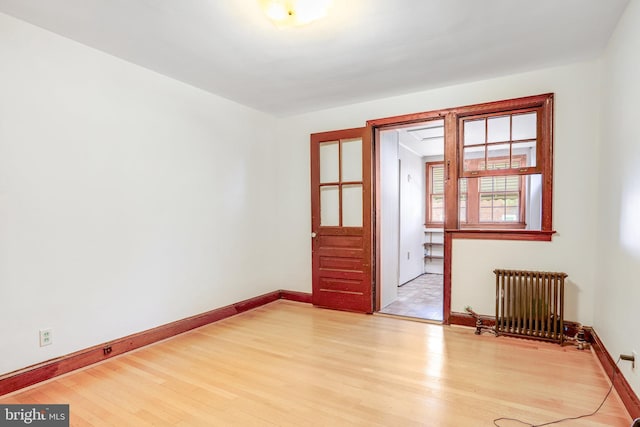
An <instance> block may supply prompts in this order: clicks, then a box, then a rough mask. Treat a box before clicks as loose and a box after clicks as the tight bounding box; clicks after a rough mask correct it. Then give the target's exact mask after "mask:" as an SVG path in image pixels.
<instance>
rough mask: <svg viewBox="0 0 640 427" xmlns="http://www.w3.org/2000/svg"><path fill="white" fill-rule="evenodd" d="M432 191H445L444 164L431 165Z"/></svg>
mask: <svg viewBox="0 0 640 427" xmlns="http://www.w3.org/2000/svg"><path fill="white" fill-rule="evenodd" d="M431 192H432V193H444V166H442V165H438V166H431Z"/></svg>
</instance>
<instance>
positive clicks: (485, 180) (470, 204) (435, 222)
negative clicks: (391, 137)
mask: <svg viewBox="0 0 640 427" xmlns="http://www.w3.org/2000/svg"><path fill="white" fill-rule="evenodd" d="M509 161H510V159H506V158H497V159H492V160H490V162H489V164H488V166H487V167H486V169H488V170H496V169H503V168H504V164H505V163H506V162H509ZM519 161H520V160H516V162H519ZM473 167H479V166H477V165H474V166H473ZM482 167H484V165H483V166H482ZM426 171H427V188H428V195H427V226H428V227H442V226H443V224H444V164H443V162H433V163H427V164H426ZM524 188H525V183H524V180H523V178H522V176H519V175H509V176H484V177H480V178H477V177H476V178H461V179H460V180H459V189H458V197H459V201H458V208H459V216H458V220H459V222H460V226H461V228H514V229H523V228H525V226H526V224H525V223H524V219H525V204H526V201H525V198H524V194H525V193H524V191H523V190H524Z"/></svg>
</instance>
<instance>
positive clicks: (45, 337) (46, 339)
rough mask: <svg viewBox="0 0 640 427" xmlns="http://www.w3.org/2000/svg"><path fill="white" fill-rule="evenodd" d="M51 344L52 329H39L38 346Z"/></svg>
mask: <svg viewBox="0 0 640 427" xmlns="http://www.w3.org/2000/svg"><path fill="white" fill-rule="evenodd" d="M51 344H53V329H40V347H44V346H46V345H51Z"/></svg>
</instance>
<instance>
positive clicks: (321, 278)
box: [311, 128, 373, 313]
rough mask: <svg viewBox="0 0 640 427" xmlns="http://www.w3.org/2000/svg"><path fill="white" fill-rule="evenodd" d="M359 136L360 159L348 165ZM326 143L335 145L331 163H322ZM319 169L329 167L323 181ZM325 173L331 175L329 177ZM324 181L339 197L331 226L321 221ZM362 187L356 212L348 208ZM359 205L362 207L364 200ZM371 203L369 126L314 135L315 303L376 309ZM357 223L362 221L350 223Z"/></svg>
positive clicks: (312, 143)
mask: <svg viewBox="0 0 640 427" xmlns="http://www.w3.org/2000/svg"><path fill="white" fill-rule="evenodd" d="M358 139H359V140H360V141H361V149H362V153H361V163H362V164H361V165H359V164H358V165H354V164H353V163H351V164H349V165H348V167H345V164H344V163H343V162H347V161H351V162H353V158H354V151H353V147H354V145H353V142H354V141H357V140H358ZM323 143H325V147H326V146H327V145H326V143H330V144H331V146H332V150H333V151H332V152H331V155H330V156H326V157H325V159H328V161H331V162H333V163H334V164H331V165H329V166H328V167H327V166H326V165H321V164H320V162H321V158H320V146H321V144H323ZM346 144H348V145H346ZM343 145H344V146H345V147H347V148H345V152H348V155H347V156H346V157H348V158H345V159H343V156H342V154H343ZM336 153H337V154H336ZM355 157H356V158H357V155H356V156H355ZM354 166H355V167H354ZM360 168H361V169H360ZM321 170H325V171H327V170H328V171H330V173H325V174H324V176H325V178H323V179H324V181H325V182H321V176H320V175H321ZM343 170H344V171H345V173H344V177H343V173H342V172H343ZM359 170H361V171H362V176H361V177H360V180H358V177H357V176H354V171H356V173H357V171H359ZM326 176H330V177H331V178H330V180H329V179H327V178H326ZM343 178H344V179H343ZM323 187H324V188H330V189H331V191H332V194H334V195H335V194H336V193H337V200H336V198H335V197H334V198H333V199H332V200H331V205H330V209H331V215H330V216H326V218H329V217H330V218H331V221H330V222H331V223H330V226H323V225H322V224H321V221H322V216H321V211H322V209H323V206H322V203H323V200H322V198H321V190H322V188H323ZM360 187H361V188H362V204H361V212H360V210H356V211H355V212H356V216H355V217H354V212H353V211H351V212H346V211H345V210H346V209H350V208H351V207H353V206H354V204H353V199H352V197H353V194H354V193H353V191H354V188H355V189H357V188H360ZM343 190H344V191H343ZM343 195H345V197H344V201H345V203H343ZM348 198H349V199H348ZM326 200H328V199H325V201H326ZM358 202H359V201H358ZM356 205H357V206H356V209H358V208H359V207H360V206H359V205H358V204H356ZM371 206H372V205H371V129H370V128H358V129H348V130H344V131H332V132H325V133H320V134H313V135H311V224H312V227H313V228H312V233H313V234H312V236H314V237H313V238H312V276H313V277H312V279H313V294H312V300H313V303H314V304H315V305H317V306H321V307H327V308H333V309H339V310H349V311H359V312H365V313H371V312H372V311H373V283H372V262H371V259H372V233H371V215H372V211H371ZM360 215H362V221H361V222H360V221H359V216H360ZM336 222H337V225H336ZM343 222H344V224H345V225H343ZM354 223H356V224H358V226H349V225H352V224H354ZM360 224H361V226H360Z"/></svg>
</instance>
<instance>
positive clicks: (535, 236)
mask: <svg viewBox="0 0 640 427" xmlns="http://www.w3.org/2000/svg"><path fill="white" fill-rule="evenodd" d="M445 231H446V232H447V233H451V236H452V237H453V238H454V239H480V240H529V241H539V242H550V241H551V237H552V236H553V235H554V234H555V233H556V232H555V231H544V230H468V229H466V230H465V229H462V230H461V229H447V230H445Z"/></svg>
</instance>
